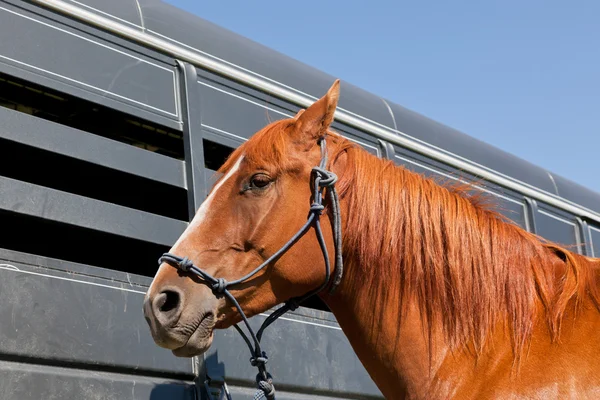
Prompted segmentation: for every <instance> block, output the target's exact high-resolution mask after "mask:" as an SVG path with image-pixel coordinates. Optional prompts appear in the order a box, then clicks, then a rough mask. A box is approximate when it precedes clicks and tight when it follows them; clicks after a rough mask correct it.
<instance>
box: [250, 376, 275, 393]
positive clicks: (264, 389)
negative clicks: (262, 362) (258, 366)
mask: <svg viewBox="0 0 600 400" xmlns="http://www.w3.org/2000/svg"><path fill="white" fill-rule="evenodd" d="M256 386H257V387H258V391H257V393H256V394H255V395H254V400H260V399H265V398H266V399H268V400H274V399H275V386H274V385H273V378H272V377H271V374H269V373H267V375H266V379H265V376H264V375H263V374H261V373H260V372H259V373H258V375H256Z"/></svg>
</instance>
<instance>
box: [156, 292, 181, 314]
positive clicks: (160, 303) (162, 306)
mask: <svg viewBox="0 0 600 400" xmlns="http://www.w3.org/2000/svg"><path fill="white" fill-rule="evenodd" d="M156 305H157V308H158V309H159V310H160V312H163V313H166V312H169V311H172V310H175V309H177V307H178V306H179V294H178V293H177V292H174V291H172V290H165V291H164V292H162V293H161V294H159V295H158V298H157V304H156Z"/></svg>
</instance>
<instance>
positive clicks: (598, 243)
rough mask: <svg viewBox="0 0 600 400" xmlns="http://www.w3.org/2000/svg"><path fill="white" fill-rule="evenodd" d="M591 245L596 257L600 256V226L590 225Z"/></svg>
mask: <svg viewBox="0 0 600 400" xmlns="http://www.w3.org/2000/svg"><path fill="white" fill-rule="evenodd" d="M589 229H590V237H591V239H592V240H591V245H592V246H591V247H592V251H593V252H594V254H592V255H593V256H594V257H600V226H594V225H590V227H589Z"/></svg>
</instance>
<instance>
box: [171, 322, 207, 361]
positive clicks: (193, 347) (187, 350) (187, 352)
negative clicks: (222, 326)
mask: <svg viewBox="0 0 600 400" xmlns="http://www.w3.org/2000/svg"><path fill="white" fill-rule="evenodd" d="M213 338H214V334H213V328H212V327H211V328H208V329H206V328H203V327H199V328H198V329H196V331H195V332H194V333H192V336H190V338H189V339H188V341H187V343H186V344H184V345H183V346H181V347H179V348H176V349H174V350H171V352H172V353H173V355H175V356H176V357H188V358H189V357H195V356H199V355H202V354H204V353H206V352H207V351H208V349H210V346H211V345H212V342H213Z"/></svg>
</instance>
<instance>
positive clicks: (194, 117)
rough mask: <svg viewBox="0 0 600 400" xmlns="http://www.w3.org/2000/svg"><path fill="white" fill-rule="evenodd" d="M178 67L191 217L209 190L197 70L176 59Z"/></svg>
mask: <svg viewBox="0 0 600 400" xmlns="http://www.w3.org/2000/svg"><path fill="white" fill-rule="evenodd" d="M179 69H180V71H181V77H182V79H181V82H180V85H181V92H182V99H183V101H182V110H181V112H182V116H183V121H184V126H183V148H184V153H185V161H186V179H187V185H188V187H189V188H190V189H191V190H188V213H189V216H190V220H191V219H192V218H193V216H194V215H195V214H196V210H197V209H198V208H199V207H200V204H202V202H203V201H204V199H205V198H206V196H207V194H208V189H209V188H208V187H207V184H206V179H205V176H204V175H205V174H204V171H203V169H204V150H203V145H202V118H201V115H202V111H203V107H202V106H201V100H200V92H199V91H198V84H197V81H196V80H197V73H196V68H194V66H193V65H191V64H187V63H179Z"/></svg>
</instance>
